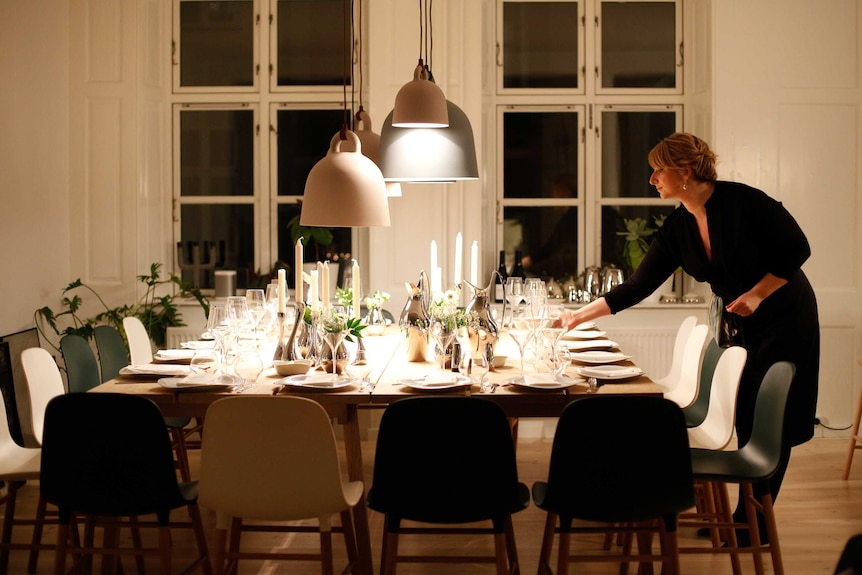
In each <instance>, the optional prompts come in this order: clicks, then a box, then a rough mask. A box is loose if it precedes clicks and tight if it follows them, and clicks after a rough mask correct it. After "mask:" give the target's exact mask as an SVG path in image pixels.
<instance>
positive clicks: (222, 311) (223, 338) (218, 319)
mask: <svg viewBox="0 0 862 575" xmlns="http://www.w3.org/2000/svg"><path fill="white" fill-rule="evenodd" d="M228 330H229V326H228V321H227V305H226V304H224V303H223V302H211V303H210V311H209V315H207V331H206V333H208V334H210V336H211V337H212V338H213V341H215V349H216V350H217V351H218V357H219V359H220V361H219V373H227V337H228Z"/></svg>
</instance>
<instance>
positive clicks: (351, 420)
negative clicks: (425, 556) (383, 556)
mask: <svg viewBox="0 0 862 575" xmlns="http://www.w3.org/2000/svg"><path fill="white" fill-rule="evenodd" d="M343 425H344V447H345V452H346V454H347V476H348V477H349V478H350V480H351V481H365V477H364V475H365V472H364V469H363V467H362V440H361V438H360V436H359V413H358V409H357V407H356V406H355V405H348V406H347V417H346V419H345V421H344V422H343ZM366 487H367V486H366ZM353 519H354V525H355V529H356V547H357V549H358V551H359V560H358V565H357V567H358V569H357V571H358V573H359V575H373V573H374V565H373V563H372V560H371V534H370V532H369V524H368V507H366V505H365V496H364V495H363V497H362V498H361V499H360V500H359V503H357V504H356V506H355V507H354V508H353Z"/></svg>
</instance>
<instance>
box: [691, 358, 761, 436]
mask: <svg viewBox="0 0 862 575" xmlns="http://www.w3.org/2000/svg"><path fill="white" fill-rule="evenodd" d="M747 358H748V352H747V351H746V350H745V348H743V347H739V346H732V347H728V348H726V349H725V350H724V352H723V353H722V354H721V357H719V359H718V363H717V364H716V366H715V372H714V373H713V376H712V383H711V384H710V397H709V407H708V409H707V412H706V417H705V418H704V420H703V421H702V422H701V423H700V425H696V426H694V427H688V442H689V445H690V446H691V447H693V448H699V449H724V448H725V447H727V446H728V445H729V444H730V441H731V440H732V439H733V430H734V426H735V424H736V395H737V392H738V391H739V382H740V379H741V378H742V370H743V369H745V361H746V359H747Z"/></svg>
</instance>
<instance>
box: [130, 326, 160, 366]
mask: <svg viewBox="0 0 862 575" xmlns="http://www.w3.org/2000/svg"><path fill="white" fill-rule="evenodd" d="M123 330H124V331H125V332H126V340H127V341H128V342H129V356H130V357H131V359H132V364H133V365H146V364H148V363H152V362H153V346H152V344H151V343H150V334H148V333H147V328H146V327H144V324H143V323H142V322H141V320H140V319H138V318H136V317H135V316H127V317H124V318H123Z"/></svg>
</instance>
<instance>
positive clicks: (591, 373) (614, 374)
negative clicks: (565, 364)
mask: <svg viewBox="0 0 862 575" xmlns="http://www.w3.org/2000/svg"><path fill="white" fill-rule="evenodd" d="M578 374H579V375H582V376H584V377H595V378H597V379H628V378H630V377H637V376H639V375H641V374H643V370H642V369H641V368H639V367H631V366H625V365H592V366H590V367H579V368H578Z"/></svg>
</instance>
